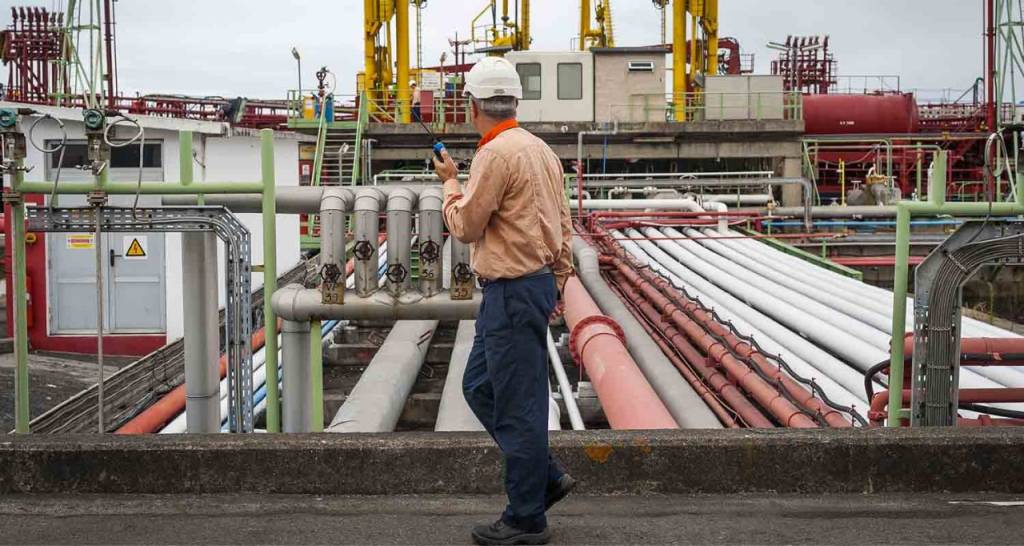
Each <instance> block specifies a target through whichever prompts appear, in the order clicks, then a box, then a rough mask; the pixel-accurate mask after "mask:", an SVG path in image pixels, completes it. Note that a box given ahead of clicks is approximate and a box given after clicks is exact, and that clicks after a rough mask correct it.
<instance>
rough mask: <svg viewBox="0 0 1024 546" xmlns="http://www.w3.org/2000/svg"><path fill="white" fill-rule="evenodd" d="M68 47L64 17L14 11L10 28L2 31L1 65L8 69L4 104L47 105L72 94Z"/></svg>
mask: <svg viewBox="0 0 1024 546" xmlns="http://www.w3.org/2000/svg"><path fill="white" fill-rule="evenodd" d="M66 43H67V31H66V29H65V26H64V13H62V12H51V11H48V10H47V9H46V8H37V7H28V8H26V7H12V8H11V23H10V25H9V26H8V27H7V29H6V30H3V31H0V61H2V62H3V65H4V66H5V67H6V68H7V85H6V87H4V90H3V93H2V95H3V98H4V100H9V101H16V102H29V103H48V102H50V101H51V100H52V99H53V98H54V97H56V96H58V95H61V94H65V95H66V94H69V93H70V92H71V89H70V83H69V81H68V66H67V63H65V62H64V59H65V55H64V53H65V50H64V48H65V44H66Z"/></svg>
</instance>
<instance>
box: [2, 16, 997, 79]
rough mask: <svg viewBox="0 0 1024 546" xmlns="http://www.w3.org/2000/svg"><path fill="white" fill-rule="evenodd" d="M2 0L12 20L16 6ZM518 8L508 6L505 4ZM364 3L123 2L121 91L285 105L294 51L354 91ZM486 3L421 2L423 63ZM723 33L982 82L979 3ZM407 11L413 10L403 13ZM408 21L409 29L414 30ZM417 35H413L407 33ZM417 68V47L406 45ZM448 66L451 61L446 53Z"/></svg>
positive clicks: (634, 19) (804, 19)
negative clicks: (795, 37) (816, 43)
mask: <svg viewBox="0 0 1024 546" xmlns="http://www.w3.org/2000/svg"><path fill="white" fill-rule="evenodd" d="M63 3H64V2H60V1H58V0H35V1H33V0H0V8H2V10H0V20H2V21H3V22H4V25H6V24H7V23H9V17H10V15H9V13H10V12H9V10H8V9H7V8H9V7H10V6H11V5H13V4H17V5H26V4H27V5H40V6H46V7H53V6H54V5H55V4H63ZM513 3H514V2H513ZM362 4H363V2H362V1H361V0H175V1H173V2H169V1H159V0H119V1H118V2H117V4H116V6H117V19H118V21H117V22H118V26H117V36H118V56H119V59H120V66H119V76H120V83H121V90H122V92H125V93H134V92H165V93H182V94H194V95H223V96H236V95H244V96H249V97H254V98H255V97H259V98H282V97H283V96H284V93H285V90H286V89H288V88H293V87H295V85H296V83H295V82H296V79H297V74H296V67H295V61H294V59H292V56H291V53H290V50H291V47H292V46H296V47H298V48H299V50H300V51H301V52H302V56H303V71H304V74H303V79H304V81H303V83H304V84H306V85H307V86H308V85H310V83H311V82H313V72H315V69H316V67H318V66H320V65H327V66H328V67H329V68H330V69H331V70H333V71H334V72H335V73H337V74H338V78H339V87H340V90H339V93H351V92H354V85H355V73H356V72H357V71H359V70H360V69H361V67H362V63H363V57H362ZM484 4H485V1H484V0H429V1H428V4H427V7H426V8H425V9H424V12H423V40H424V46H423V47H424V64H426V65H431V64H436V62H437V59H438V57H439V56H440V54H441V51H442V50H443V48H447V38H449V37H453V36H454V35H455V33H456V32H458V33H459V35H460V36H465V35H466V34H467V33H468V31H469V21H470V19H471V18H472V16H473V14H474V13H476V12H478V11H479V9H480V8H481V7H482V6H483V5H484ZM533 4H534V9H533V23H532V25H533V36H534V42H533V46H532V47H533V49H537V50H566V49H568V48H569V40H570V38H571V37H572V36H573V35H574V33H575V32H576V31H577V30H576V29H577V28H578V0H535V1H534V2H533ZM614 9H615V12H614V15H615V29H616V41H617V45H650V44H653V43H657V42H658V41H659V39H660V15H659V12H658V11H657V10H656V9H655V8H654V7H653V5H652V4H651V2H650V1H649V0H618V1H617V2H616V3H615V8H614ZM720 11H721V23H720V26H721V34H722V35H723V36H734V37H736V38H738V39H739V40H740V43H741V45H742V47H743V48H744V50H745V51H746V52H748V53H755V54H756V64H755V67H756V69H757V72H759V73H766V72H768V71H769V69H770V61H771V59H773V58H774V57H775V53H774V52H773V51H770V50H768V49H766V48H765V47H764V46H765V44H766V43H767V42H769V41H782V40H784V39H785V37H786V35H788V34H830V35H831V36H832V44H833V50H834V52H835V56H836V59H837V60H838V62H839V72H840V74H841V75H862V74H898V75H900V76H902V86H903V88H904V89H927V90H939V89H945V88H954V89H965V88H967V87H968V86H970V85H971V84H972V83H973V81H974V79H975V78H976V77H978V76H980V75H981V74H982V30H983V29H982V1H981V0H770V1H769V0H721V7H720ZM410 14H412V10H410ZM413 24H415V23H413ZM413 28H414V27H413ZM411 50H412V51H411V55H412V58H413V60H414V61H415V54H416V53H415V43H413V44H412V45H411ZM449 58H451V57H450V56H449Z"/></svg>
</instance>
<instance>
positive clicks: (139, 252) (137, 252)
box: [124, 239, 146, 258]
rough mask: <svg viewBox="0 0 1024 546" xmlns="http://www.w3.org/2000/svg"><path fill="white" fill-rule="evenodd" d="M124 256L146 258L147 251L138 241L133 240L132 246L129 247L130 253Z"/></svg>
mask: <svg viewBox="0 0 1024 546" xmlns="http://www.w3.org/2000/svg"><path fill="white" fill-rule="evenodd" d="M124 255H125V256H127V257H129V258H145V257H146V250H145V249H143V248H142V244H141V243H139V240H138V239H132V244H130V245H128V252H125V253H124Z"/></svg>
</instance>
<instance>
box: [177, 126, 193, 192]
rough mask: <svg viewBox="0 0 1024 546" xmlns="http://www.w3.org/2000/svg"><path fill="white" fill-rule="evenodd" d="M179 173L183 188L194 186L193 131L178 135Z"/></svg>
mask: <svg viewBox="0 0 1024 546" xmlns="http://www.w3.org/2000/svg"><path fill="white" fill-rule="evenodd" d="M178 173H179V177H180V180H181V185H182V186H189V185H191V184H192V177H193V173H192V131H182V132H180V133H178Z"/></svg>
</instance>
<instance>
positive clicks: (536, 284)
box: [434, 57, 576, 544]
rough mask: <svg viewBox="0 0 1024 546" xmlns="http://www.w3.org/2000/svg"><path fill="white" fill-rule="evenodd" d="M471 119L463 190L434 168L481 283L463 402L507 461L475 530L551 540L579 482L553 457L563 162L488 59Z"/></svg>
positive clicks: (447, 172)
mask: <svg viewBox="0 0 1024 546" xmlns="http://www.w3.org/2000/svg"><path fill="white" fill-rule="evenodd" d="M465 95H466V96H468V97H470V98H471V101H472V105H471V109H470V110H471V121H472V123H473V127H474V128H475V129H476V130H477V132H479V133H480V135H481V137H482V138H481V140H480V144H479V145H478V147H477V152H476V156H475V157H474V158H473V163H472V167H471V168H470V173H469V181H468V182H467V184H466V189H465V191H463V190H462V189H461V188H460V187H459V183H458V181H457V177H458V174H459V172H458V168H457V167H456V166H455V163H454V162H453V161H452V159H451V158H450V157H449V156H448V153H447V152H443V153H442V161H438V160H437V159H435V160H434V167H435V170H436V172H437V175H438V177H439V178H440V179H441V180H442V181H443V182H444V193H445V202H444V217H445V222H446V223H447V225H448V230H449V232H450V233H451V234H452V236H454V237H455V238H457V239H459V240H460V241H463V242H465V243H470V244H471V245H472V266H473V270H474V271H475V272H476V273H477V275H478V276H479V278H480V283H481V285H482V286H483V291H484V295H483V303H482V304H481V306H480V314H479V318H478V319H477V321H476V338H475V339H474V342H473V350H472V351H471V352H470V356H469V362H468V363H467V365H466V372H465V376H464V377H463V391H464V393H465V396H466V402H468V403H469V406H470V408H472V410H473V413H475V414H476V416H477V418H478V419H480V422H481V423H483V425H484V427H485V428H486V429H487V431H488V432H489V433H490V434H491V436H492V437H493V438H494V440H495V441H496V442H497V443H498V447H499V448H500V449H501V452H502V454H503V455H504V458H505V490H506V493H507V494H508V506H507V507H506V508H505V512H504V513H503V514H502V515H501V518H499V519H498V521H496V522H495V523H492V524H490V525H481V526H478V527H476V528H474V529H473V539H474V540H475V541H476V543H477V544H546V543H547V541H548V539H549V537H550V533H549V531H548V528H547V519H546V517H545V512H546V511H547V509H548V508H550V507H551V506H552V505H553V504H554V503H556V502H558V501H559V500H561V499H563V498H564V497H565V496H566V495H568V494H569V492H570V491H571V490H572V489H573V487H575V485H576V482H575V480H573V479H572V477H571V476H569V475H568V474H567V473H566V472H565V471H564V469H563V468H562V467H561V464H560V463H559V462H558V461H557V460H556V459H555V458H554V456H553V455H552V454H551V452H550V451H549V449H548V430H547V429H548V399H549V396H548V388H549V387H548V372H547V369H548V364H547V329H548V320H549V317H550V316H551V315H552V313H553V312H554V310H555V309H556V307H557V305H558V304H557V301H558V294H559V293H561V290H562V287H563V286H564V285H565V281H566V279H567V278H569V277H570V276H571V275H573V266H572V251H571V237H572V226H571V223H570V219H569V207H568V205H567V204H566V201H565V197H564V193H563V186H562V183H563V182H562V180H563V179H562V175H563V173H562V165H561V162H560V161H559V159H558V157H557V156H556V155H555V153H554V152H553V151H552V150H551V148H550V147H548V145H547V144H545V143H544V141H542V140H540V139H539V138H537V137H535V136H533V135H532V134H530V133H529V132H527V131H525V130H524V129H522V128H519V125H518V123H517V122H516V119H515V118H516V107H517V105H518V99H520V98H522V95H523V91H522V86H521V84H520V81H519V75H518V73H517V72H516V69H515V67H514V66H512V63H510V62H508V61H507V60H505V59H502V58H499V57H487V58H485V59H483V60H481V61H480V62H479V63H477V64H476V65H475V66H474V67H473V69H472V70H470V72H469V74H468V75H467V76H466V86H465Z"/></svg>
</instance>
